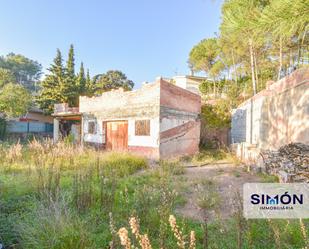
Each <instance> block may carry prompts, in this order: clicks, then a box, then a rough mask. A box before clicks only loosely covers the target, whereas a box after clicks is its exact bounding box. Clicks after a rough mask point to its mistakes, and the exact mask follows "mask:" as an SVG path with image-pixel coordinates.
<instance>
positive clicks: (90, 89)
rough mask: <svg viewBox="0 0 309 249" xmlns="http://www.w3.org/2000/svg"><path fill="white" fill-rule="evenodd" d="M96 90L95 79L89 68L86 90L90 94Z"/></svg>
mask: <svg viewBox="0 0 309 249" xmlns="http://www.w3.org/2000/svg"><path fill="white" fill-rule="evenodd" d="M94 91H95V86H94V81H93V80H91V78H90V74H89V69H87V74H86V92H87V95H88V96H92V95H93V94H94Z"/></svg>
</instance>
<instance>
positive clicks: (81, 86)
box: [77, 63, 90, 95]
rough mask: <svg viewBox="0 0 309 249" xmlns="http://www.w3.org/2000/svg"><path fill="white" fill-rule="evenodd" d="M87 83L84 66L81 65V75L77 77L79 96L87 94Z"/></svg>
mask: <svg viewBox="0 0 309 249" xmlns="http://www.w3.org/2000/svg"><path fill="white" fill-rule="evenodd" d="M88 74H89V72H87V77H89V78H90V76H89V75H88ZM86 83H87V79H86V77H85V69H84V64H83V63H81V64H80V69H79V73H78V76H77V87H78V92H79V94H81V95H85V94H87V88H86Z"/></svg>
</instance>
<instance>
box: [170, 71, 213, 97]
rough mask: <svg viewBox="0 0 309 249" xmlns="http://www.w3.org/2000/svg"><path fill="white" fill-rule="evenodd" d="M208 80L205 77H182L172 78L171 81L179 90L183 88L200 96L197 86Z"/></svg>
mask: <svg viewBox="0 0 309 249" xmlns="http://www.w3.org/2000/svg"><path fill="white" fill-rule="evenodd" d="M206 80H208V78H207V77H201V76H193V75H184V76H174V77H172V79H171V81H172V82H173V83H174V84H175V85H176V86H179V87H181V88H184V89H186V90H188V91H190V92H193V93H196V94H200V90H199V86H200V84H202V82H203V81H206Z"/></svg>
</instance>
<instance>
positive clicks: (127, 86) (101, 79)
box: [95, 70, 134, 94]
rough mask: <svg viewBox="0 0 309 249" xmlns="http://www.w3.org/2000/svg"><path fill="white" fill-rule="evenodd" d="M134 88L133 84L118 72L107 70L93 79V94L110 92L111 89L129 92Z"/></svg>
mask: <svg viewBox="0 0 309 249" xmlns="http://www.w3.org/2000/svg"><path fill="white" fill-rule="evenodd" d="M133 87H134V82H133V81H132V80H129V79H128V78H127V76H126V75H125V74H124V73H123V72H121V71H119V70H109V71H107V72H106V73H104V74H101V75H97V76H96V77H95V88H96V90H95V93H97V94H100V93H102V92H106V91H110V90H112V89H117V88H123V89H124V90H125V91H130V90H132V89H133Z"/></svg>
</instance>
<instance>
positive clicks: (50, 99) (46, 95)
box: [37, 49, 66, 114]
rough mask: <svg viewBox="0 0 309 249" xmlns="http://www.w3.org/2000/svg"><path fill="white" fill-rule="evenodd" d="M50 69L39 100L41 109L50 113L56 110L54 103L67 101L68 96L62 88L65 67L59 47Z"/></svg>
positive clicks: (42, 83)
mask: <svg viewBox="0 0 309 249" xmlns="http://www.w3.org/2000/svg"><path fill="white" fill-rule="evenodd" d="M48 71H49V73H48V74H47V75H46V77H45V79H44V80H43V81H42V82H41V91H40V94H39V96H38V98H37V102H38V104H39V106H40V108H41V109H43V110H44V111H45V112H46V113H49V114H50V113H52V112H53V110H54V104H56V103H61V102H65V101H66V97H65V96H63V95H62V89H61V87H62V86H63V85H64V83H63V81H64V68H63V59H62V55H61V52H60V50H59V49H57V55H56V57H55V59H54V61H53V64H52V65H51V66H50V68H48Z"/></svg>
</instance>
